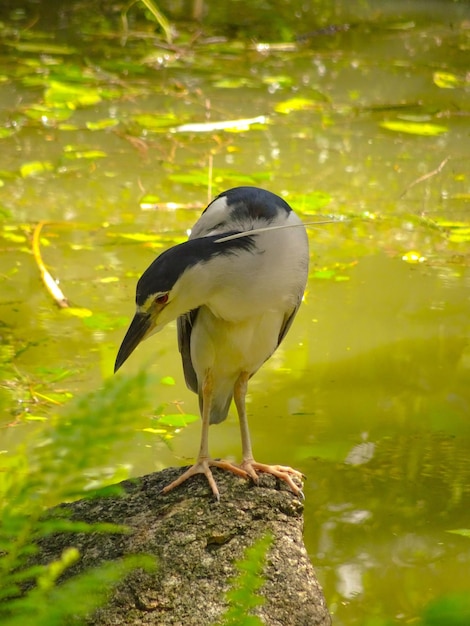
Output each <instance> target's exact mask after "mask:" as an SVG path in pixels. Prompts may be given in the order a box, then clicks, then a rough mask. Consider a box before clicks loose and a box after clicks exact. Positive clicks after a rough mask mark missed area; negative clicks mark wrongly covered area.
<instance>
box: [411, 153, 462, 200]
mask: <svg viewBox="0 0 470 626" xmlns="http://www.w3.org/2000/svg"><path fill="white" fill-rule="evenodd" d="M449 159H450V156H446V158H445V159H444V160H443V161H442V163H440V164H439V165H438V166H437V167H436V169H435V170H433V171H432V172H428V173H427V174H424V175H423V176H420V177H419V178H417V179H416V180H414V181H413V182H411V183H410V184H409V185H407V186H406V187H405V189H404V191H403V192H402V193H401V194H400V196H399V198H403V196H404V195H405V193H407V192H408V191H409V190H410V189H411V188H412V187H414V186H415V185H417V184H418V183H422V182H423V180H427V179H428V178H432V177H433V176H436V174H439V172H441V171H442V170H443V168H444V166H445V164H446V163H447V161H448V160H449Z"/></svg>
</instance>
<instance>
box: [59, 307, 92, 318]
mask: <svg viewBox="0 0 470 626" xmlns="http://www.w3.org/2000/svg"><path fill="white" fill-rule="evenodd" d="M62 315H72V316H73V317H81V318H84V317H91V316H92V315H93V311H90V309H85V308H83V307H76V306H70V307H68V308H66V309H62Z"/></svg>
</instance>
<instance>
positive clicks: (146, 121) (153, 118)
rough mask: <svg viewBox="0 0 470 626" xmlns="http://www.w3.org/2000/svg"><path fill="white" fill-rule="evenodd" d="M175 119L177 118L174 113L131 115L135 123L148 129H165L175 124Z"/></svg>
mask: <svg viewBox="0 0 470 626" xmlns="http://www.w3.org/2000/svg"><path fill="white" fill-rule="evenodd" d="M176 119H177V118H176V115H175V114H174V113H166V114H162V113H160V114H157V113H155V114H152V113H142V114H140V115H133V116H132V120H133V121H134V122H135V123H136V124H138V125H139V126H140V127H141V128H144V129H145V130H148V131H162V130H167V129H168V128H171V127H172V126H174V125H175V122H176Z"/></svg>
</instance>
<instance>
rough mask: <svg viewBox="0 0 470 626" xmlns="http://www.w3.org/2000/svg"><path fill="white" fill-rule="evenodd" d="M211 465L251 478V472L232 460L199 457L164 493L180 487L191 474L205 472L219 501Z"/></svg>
mask: <svg viewBox="0 0 470 626" xmlns="http://www.w3.org/2000/svg"><path fill="white" fill-rule="evenodd" d="M211 467H219V468H220V469H223V470H227V471H229V472H233V473H234V474H236V475H237V476H241V477H242V478H249V474H248V472H247V471H245V470H244V469H243V468H241V467H239V466H238V465H235V464H234V463H230V461H215V460H214V459H198V460H197V461H196V463H195V464H194V465H192V466H191V467H190V468H189V469H188V470H186V471H185V472H184V473H183V474H181V476H179V477H178V478H177V479H176V480H174V481H173V482H171V483H170V484H169V485H167V486H166V487H164V488H163V489H162V493H168V492H169V491H172V490H173V489H174V488H175V487H179V486H180V485H181V484H182V483H184V482H185V481H186V480H188V478H191V476H195V475H196V474H204V476H205V477H206V478H207V481H208V483H209V485H210V488H211V489H212V493H213V494H214V498H215V499H216V500H217V501H219V500H220V494H219V489H218V488H217V483H216V482H215V480H214V476H213V475H212V472H211V470H210V468H211Z"/></svg>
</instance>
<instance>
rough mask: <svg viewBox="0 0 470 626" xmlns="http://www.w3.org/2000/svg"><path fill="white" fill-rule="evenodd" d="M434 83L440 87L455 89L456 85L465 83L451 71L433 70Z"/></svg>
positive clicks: (459, 85) (460, 85) (461, 85)
mask: <svg viewBox="0 0 470 626" xmlns="http://www.w3.org/2000/svg"><path fill="white" fill-rule="evenodd" d="M432 79H433V81H434V84H435V85H437V86H438V87H440V88H441V89H455V88H456V87H463V86H464V85H465V79H464V78H463V77H461V76H457V75H456V74H451V72H434V74H433V75H432Z"/></svg>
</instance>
